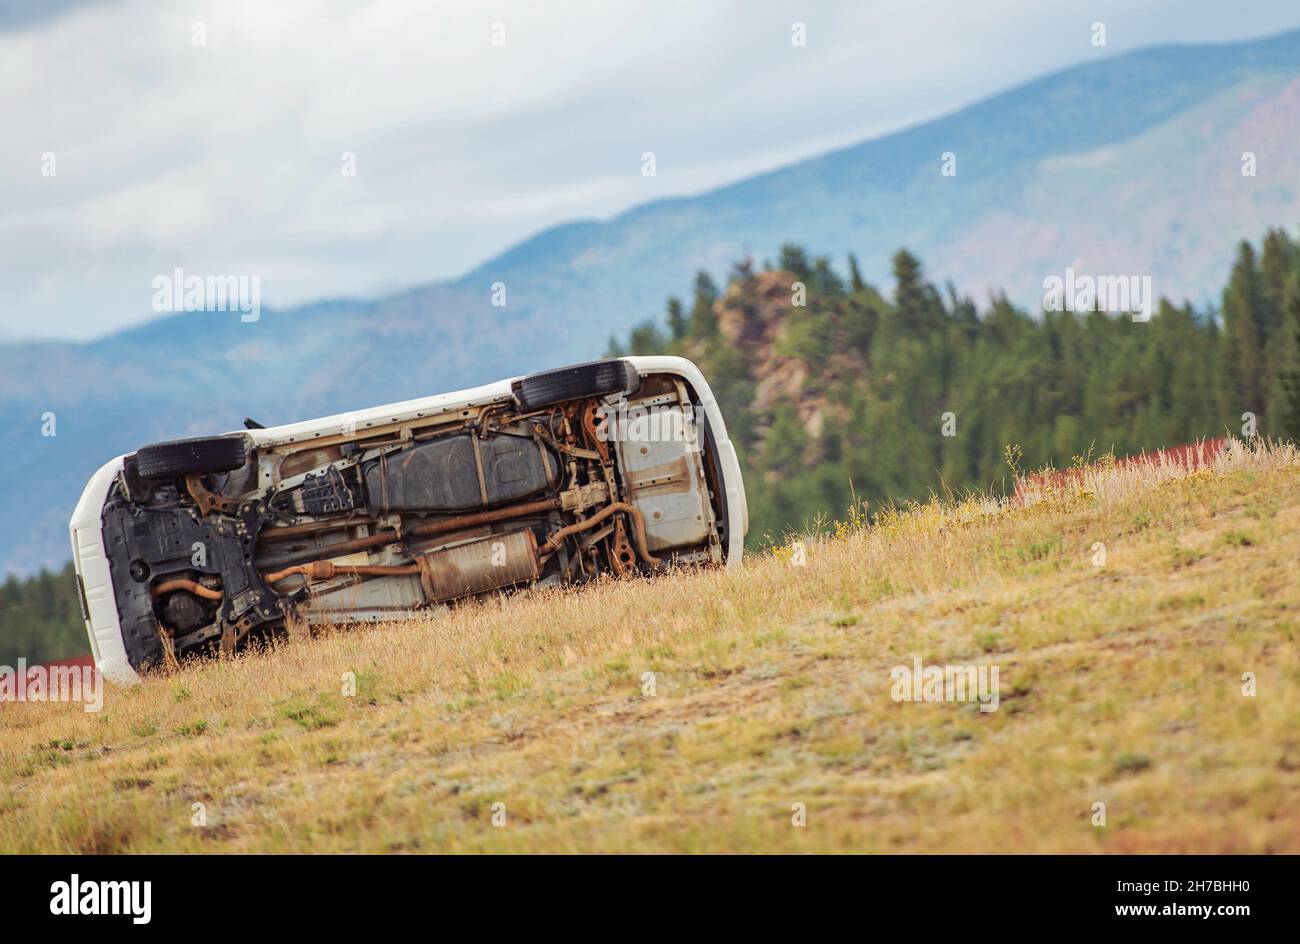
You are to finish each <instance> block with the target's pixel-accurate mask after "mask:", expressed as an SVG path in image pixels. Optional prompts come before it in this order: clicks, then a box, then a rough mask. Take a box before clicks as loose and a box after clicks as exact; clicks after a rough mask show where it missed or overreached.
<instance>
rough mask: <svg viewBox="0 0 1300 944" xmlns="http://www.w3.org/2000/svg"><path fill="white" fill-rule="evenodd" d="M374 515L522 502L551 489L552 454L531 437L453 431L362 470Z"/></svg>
mask: <svg viewBox="0 0 1300 944" xmlns="http://www.w3.org/2000/svg"><path fill="white" fill-rule="evenodd" d="M362 475H363V477H364V479H365V485H366V502H367V505H368V506H369V509H370V511H371V513H372V514H379V515H381V514H387V513H389V512H419V511H470V510H472V509H475V508H487V507H491V506H493V505H503V504H508V503H510V502H515V501H522V500H523V499H525V498H528V497H529V496H532V495H536V494H538V493H539V492H544V491H546V490H547V489H549V488H552V487H554V486H555V484H556V483H557V481H558V477H559V466H558V463H557V462H556V460H555V456H554V455H553V454H552V453H551V452H550V451H549V450H547V449H546V447H545V446H543V445H541V444H540V443H539V442H537V441H536V440H534V439H525V438H524V437H522V436H502V435H497V436H488V437H485V438H479V436H478V435H477V434H475V433H468V432H467V433H457V434H454V435H451V436H442V437H439V438H438V439H434V440H431V441H429V442H425V443H419V444H418V445H415V446H412V447H410V448H409V449H405V450H403V451H401V452H396V453H391V454H389V455H387V456H385V457H383V458H381V459H374V460H371V461H370V462H367V463H366V464H365V465H364V466H363V467H362Z"/></svg>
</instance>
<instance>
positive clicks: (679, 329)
mask: <svg viewBox="0 0 1300 944" xmlns="http://www.w3.org/2000/svg"><path fill="white" fill-rule="evenodd" d="M689 328H690V321H689V319H687V317H686V313H685V312H684V311H683V310H682V300H681V299H680V298H678V297H677V296H676V295H673V296H670V297H669V299H668V332H669V334H670V335H671V337H672V339H673V340H674V341H680V340H682V338H684V337H686V332H687V330H689Z"/></svg>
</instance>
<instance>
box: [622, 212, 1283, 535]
mask: <svg viewBox="0 0 1300 944" xmlns="http://www.w3.org/2000/svg"><path fill="white" fill-rule="evenodd" d="M893 283H894V284H893V285H892V286H891V287H890V290H889V292H888V293H886V292H884V291H882V290H881V289H880V288H878V287H876V286H874V285H871V284H869V283H867V282H866V281H864V280H863V278H862V276H861V274H860V272H859V267H858V262H857V260H856V259H855V258H854V257H852V256H850V257H849V258H848V260H847V272H842V271H837V270H836V268H835V267H834V266H833V265H832V263H831V261H830V260H829V259H827V258H825V257H816V258H813V257H810V256H809V255H808V254H807V253H806V252H805V251H804V250H803V249H801V248H799V247H797V246H792V245H787V246H786V247H784V248H783V249H782V251H781V254H780V257H779V259H777V260H776V261H775V262H769V263H765V264H763V265H762V266H761V267H760V266H756V265H755V264H754V263H753V262H752V261H744V262H741V263H739V264H738V265H736V266H735V267H734V268H733V270H732V272H731V273H730V275H729V278H728V282H727V284H726V285H725V287H721V288H720V287H719V286H718V285H717V284H716V283H715V282H714V280H713V279H712V278H710V276H709V275H707V274H706V273H700V274H699V275H697V276H696V279H695V284H694V288H693V292H692V294H691V297H690V300H689V301H688V302H683V301H682V300H680V299H678V298H670V299H669V300H668V305H667V315H666V318H665V320H664V321H663V322H662V323H660V324H656V323H653V322H647V323H645V324H642V325H640V326H639V327H637V328H635V329H634V330H633V331H632V332H631V334H630V335H629V336H628V338H627V339H626V340H625V341H620V340H618V339H611V341H610V351H609V353H611V354H624V353H631V354H656V353H673V354H682V355H684V356H686V357H689V358H691V359H692V360H694V361H696V362H697V363H698V364H699V365H700V366H701V368H702V369H703V371H704V373H705V376H706V377H708V378H709V380H710V383H711V385H712V387H713V390H714V393H715V395H716V396H717V397H718V399H719V401H720V402H721V404H722V408H723V413H724V415H725V417H726V419H727V425H728V429H729V431H730V434H731V436H732V438H733V440H735V441H736V443H737V448H738V450H739V452H740V455H741V461H742V464H743V466H744V469H745V483H746V490H747V492H748V497H749V506H750V523H751V524H750V543H751V544H753V545H755V546H761V545H762V544H763V543H765V542H766V541H768V540H774V539H777V540H779V539H780V537H781V535H782V534H783V533H784V532H786V531H788V530H797V529H802V528H806V527H809V526H811V525H812V524H813V523H814V522H816V521H817V520H818V519H825V518H827V517H837V516H842V515H843V513H844V511H845V510H846V509H847V508H848V506H849V505H850V504H852V503H853V502H854V501H855V500H866V501H867V503H868V511H870V509H871V508H872V507H878V506H879V504H880V503H881V502H884V501H889V500H891V499H892V500H894V501H905V500H908V499H918V500H919V499H924V498H926V497H928V496H929V495H930V494H932V493H941V494H942V493H946V492H947V491H948V490H951V491H954V492H958V493H960V492H962V491H963V490H965V489H972V488H973V489H990V488H991V489H993V490H995V491H1003V490H1005V489H1006V488H1009V487H1010V485H1011V482H1010V479H1011V476H1010V473H1009V468H1008V462H1007V450H1008V447H1011V449H1012V450H1013V455H1014V456H1017V457H1018V458H1017V460H1016V464H1017V465H1018V466H1019V467H1020V468H1022V469H1026V470H1030V469H1036V468H1041V467H1043V466H1045V465H1051V466H1054V467H1057V468H1060V467H1063V466H1068V465H1070V464H1072V463H1075V462H1077V461H1080V459H1088V458H1093V459H1095V458H1097V457H1099V456H1100V455H1104V454H1106V453H1110V452H1113V453H1114V454H1115V455H1117V456H1123V455H1131V454H1134V453H1140V452H1143V451H1147V450H1151V449H1156V448H1160V447H1165V446H1176V445H1181V444H1184V443H1189V442H1193V441H1196V440H1198V439H1206V438H1214V437H1218V436H1223V435H1225V434H1232V435H1235V436H1249V435H1251V434H1252V433H1253V434H1256V435H1261V436H1266V437H1270V438H1287V439H1295V438H1297V436H1298V435H1300V241H1297V240H1294V239H1292V238H1291V237H1290V236H1289V235H1288V234H1287V233H1286V232H1285V231H1284V230H1281V229H1275V230H1271V231H1269V232H1268V233H1267V234H1266V235H1265V236H1264V238H1263V240H1262V242H1261V244H1260V245H1259V246H1254V245H1251V244H1250V243H1248V242H1242V243H1241V244H1240V246H1239V247H1238V251H1237V255H1236V258H1235V260H1234V262H1233V265H1232V268H1231V271H1230V272H1229V273H1227V281H1226V286H1225V288H1224V290H1223V295H1222V303H1221V305H1219V306H1207V307H1206V308H1205V309H1203V310H1197V309H1195V308H1194V307H1192V306H1191V305H1188V304H1185V303H1183V304H1175V303H1173V302H1171V301H1169V300H1167V299H1161V300H1160V302H1159V304H1158V305H1157V306H1154V309H1153V311H1152V314H1151V317H1150V319H1149V320H1146V321H1142V320H1136V321H1135V320H1134V319H1133V318H1132V317H1130V316H1128V315H1125V314H1115V313H1105V312H1101V311H1098V310H1096V309H1095V307H1094V309H1093V310H1092V311H1086V312H1082V313H1076V312H1071V311H1035V312H1029V311H1026V310H1023V309H1020V308H1017V307H1016V306H1014V305H1013V304H1011V303H1010V302H1009V301H1008V300H1007V299H1006V298H1005V297H1004V296H998V297H994V298H992V299H990V300H989V302H988V303H987V304H986V305H985V306H984V308H983V309H982V310H981V308H980V307H979V306H978V305H977V304H976V302H975V301H974V300H973V299H971V298H970V297H967V296H963V295H960V294H958V293H957V292H956V291H955V290H954V289H953V288H952V287H951V286H950V285H949V286H944V287H940V286H938V285H935V284H934V283H932V282H931V281H929V280H928V279H927V278H926V276H925V273H924V271H923V268H922V264H921V261H920V260H918V259H916V258H915V257H913V256H912V255H911V254H910V253H908V252H907V251H905V250H902V251H899V252H898V253H897V254H896V255H895V256H894V258H893ZM1243 414H1250V415H1248V416H1244V415H1243Z"/></svg>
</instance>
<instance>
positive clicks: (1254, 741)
mask: <svg viewBox="0 0 1300 944" xmlns="http://www.w3.org/2000/svg"><path fill="white" fill-rule="evenodd" d="M1298 486H1300V455H1297V452H1296V451H1295V450H1294V449H1292V448H1290V447H1286V448H1276V449H1256V450H1254V451H1253V452H1251V451H1248V450H1245V449H1244V448H1242V447H1240V446H1235V445H1234V446H1233V447H1232V448H1231V449H1229V451H1228V452H1227V453H1226V454H1224V455H1222V456H1221V457H1219V458H1218V459H1217V460H1216V464H1215V466H1214V468H1213V469H1212V470H1202V471H1198V472H1194V473H1190V474H1188V473H1186V472H1183V471H1182V470H1179V469H1176V468H1166V467H1161V466H1148V467H1142V468H1116V467H1113V466H1101V467H1094V468H1092V469H1090V470H1089V471H1088V472H1087V474H1086V475H1085V476H1084V477H1083V478H1082V480H1081V481H1080V482H1079V483H1078V484H1077V485H1074V486H1070V487H1069V488H1063V489H1061V490H1058V491H1055V492H1053V491H1046V492H1042V491H1040V492H1039V493H1036V494H1032V495H1030V496H1028V499H1027V501H1026V503H1024V504H1017V505H1009V504H1006V503H1002V502H997V501H994V500H990V499H984V498H978V497H974V498H969V499H967V500H964V501H953V502H948V503H940V502H933V503H930V504H927V505H923V506H915V507H913V508H911V509H906V510H902V511H890V510H888V509H886V510H882V511H881V512H880V513H878V514H877V515H874V516H873V517H872V520H871V521H870V522H869V523H868V522H864V521H862V520H859V521H858V522H857V523H856V524H849V525H844V526H841V527H840V528H839V529H838V533H836V534H833V535H829V536H826V537H823V538H820V539H815V540H813V539H809V541H808V543H807V545H806V551H807V553H806V565H805V566H802V567H799V566H794V565H795V563H796V562H797V560H798V555H797V554H796V553H795V552H794V551H793V550H792V549H791V548H786V549H779V550H778V551H777V552H776V553H774V554H770V555H764V556H759V557H754V558H751V559H749V560H748V561H747V562H746V564H745V566H744V567H743V568H742V569H740V570H739V571H734V572H711V573H695V574H679V575H672V576H668V577H665V578H662V579H659V580H655V581H629V582H621V583H610V584H607V585H603V586H600V587H597V588H594V589H591V590H588V591H586V592H582V593H576V594H563V593H551V594H541V593H538V594H532V595H524V596H518V597H515V598H513V599H506V600H502V601H500V602H498V603H494V604H491V605H484V606H480V607H471V608H464V609H461V610H458V611H457V612H455V613H453V614H451V615H449V616H447V617H445V618H439V619H429V620H425V621H413V622H409V623H406V624H403V625H399V626H394V627H387V628H371V629H366V630H359V631H351V632H343V631H340V632H336V633H333V634H331V635H329V636H327V637H326V638H322V639H316V640H310V641H309V640H294V641H292V642H290V643H288V644H286V645H284V646H281V647H280V648H278V649H277V650H276V651H272V652H263V653H258V654H252V655H248V656H243V657H240V658H236V659H234V660H229V661H221V662H216V661H214V662H210V663H206V664H201V665H194V666H190V667H186V668H184V669H182V670H179V671H176V672H175V673H174V674H171V675H157V676H154V677H151V678H149V679H148V680H147V681H145V682H144V683H143V684H141V685H138V686H136V687H134V688H131V689H129V690H117V689H115V690H112V691H111V692H110V693H109V697H108V699H107V701H106V705H105V708H104V710H103V712H102V713H101V714H99V715H97V716H96V715H91V714H85V713H83V712H81V711H80V710H78V708H77V707H76V706H71V705H2V706H0V725H3V728H4V736H3V738H0V851H5V852H13V851H40V852H119V851H131V852H145V851H162V850H182V851H191V852H219V851H230V852H234V851H340V850H357V851H480V850H492V851H562V852H571V851H592V850H601V851H617V852H627V851H643V852H648V851H691V852H695V851H760V850H763V851H772V850H789V851H813V850H819V851H854V852H862V851H868V852H895V851H935V850H942V851H1030V850H1032V851H1050V852H1062V851H1075V852H1135V851H1159V852H1191V851H1198V852H1263V851H1275V852H1276V851H1290V852H1297V851H1300V734H1298V733H1297V732H1300V655H1298V654H1297V647H1296V637H1297V630H1298V627H1297V617H1296V614H1297V612H1300V584H1297V582H1296V581H1295V580H1294V573H1293V572H1294V562H1295V560H1296V559H1297V557H1300V487H1298ZM1097 542H1102V543H1104V544H1105V548H1106V560H1105V563H1104V565H1103V566H1096V565H1095V563H1094V561H1095V559H1096V558H1095V555H1096V549H1095V545H1096V544H1097ZM916 656H920V657H921V658H922V659H923V660H924V662H925V663H926V664H963V663H979V664H989V665H997V666H999V669H1000V682H1001V702H1000V706H999V708H998V710H997V711H995V712H989V713H983V712H980V711H978V710H976V707H975V706H974V705H973V704H957V703H919V702H897V701H894V700H892V699H891V697H890V692H891V679H890V670H891V668H892V667H894V666H897V665H909V664H911V662H912V660H913V658H914V657H916ZM347 672H354V673H356V681H357V694H356V695H355V696H353V697H345V696H344V695H342V694H341V680H342V679H343V676H344V674H345V673H347ZM646 672H651V673H654V683H655V684H654V692H653V694H646V689H645V685H646V678H647V677H646V676H644V673H646ZM1246 672H1250V673H1254V675H1255V678H1256V684H1257V694H1256V695H1255V696H1254V697H1247V696H1245V695H1243V694H1242V675H1243V673H1246ZM1099 802H1100V803H1105V804H1106V815H1107V821H1106V825H1105V826H1104V827H1096V826H1093V825H1092V823H1091V817H1092V815H1093V804H1095V803H1099ZM196 803H202V804H205V812H206V816H207V826H206V827H202V828H200V827H195V826H193V825H191V823H192V817H194V816H195V808H194V806H193V804H196ZM498 803H499V804H504V807H497V811H498V820H500V819H501V817H500V813H502V812H503V813H504V822H503V823H502V824H501V825H499V826H497V825H494V824H493V811H494V804H498ZM796 803H802V804H804V805H805V807H806V815H807V824H806V826H804V827H802V828H801V827H796V826H794V825H792V821H791V817H792V807H793V804H796Z"/></svg>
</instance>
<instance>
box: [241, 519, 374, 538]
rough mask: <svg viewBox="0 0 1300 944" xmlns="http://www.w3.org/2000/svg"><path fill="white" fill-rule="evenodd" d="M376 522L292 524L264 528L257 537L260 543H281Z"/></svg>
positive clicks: (328, 521) (350, 521)
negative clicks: (320, 532)
mask: <svg viewBox="0 0 1300 944" xmlns="http://www.w3.org/2000/svg"><path fill="white" fill-rule="evenodd" d="M376 520H377V519H375V518H339V519H336V520H326V521H308V522H307V523H305V524H291V525H285V526H284V527H280V528H263V529H262V531H261V532H260V533H259V534H258V535H257V540H258V542H259V543H260V542H262V541H280V540H285V539H287V538H297V537H302V536H303V535H304V534H315V533H317V532H319V531H335V530H337V529H339V528H352V527H356V526H357V525H372V524H374V523H375V521H376Z"/></svg>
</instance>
